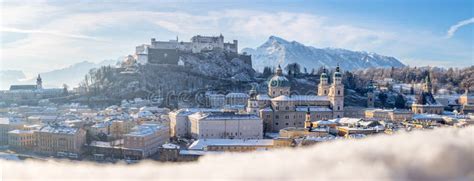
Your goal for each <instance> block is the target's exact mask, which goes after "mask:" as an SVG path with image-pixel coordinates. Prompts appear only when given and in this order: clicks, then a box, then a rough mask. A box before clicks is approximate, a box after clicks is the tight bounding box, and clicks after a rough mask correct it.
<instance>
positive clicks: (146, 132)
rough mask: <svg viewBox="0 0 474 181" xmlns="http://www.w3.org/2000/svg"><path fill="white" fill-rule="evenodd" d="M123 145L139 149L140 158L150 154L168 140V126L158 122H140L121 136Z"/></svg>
mask: <svg viewBox="0 0 474 181" xmlns="http://www.w3.org/2000/svg"><path fill="white" fill-rule="evenodd" d="M123 140H124V141H123V147H124V148H127V149H132V150H140V151H141V152H142V156H141V157H142V158H145V157H148V156H151V155H153V154H155V153H156V152H157V151H158V148H159V147H160V146H161V145H163V144H165V143H167V142H169V140H170V133H169V127H168V126H163V125H158V124H142V125H138V126H136V127H134V130H133V131H132V132H130V133H128V134H125V135H124V137H123Z"/></svg>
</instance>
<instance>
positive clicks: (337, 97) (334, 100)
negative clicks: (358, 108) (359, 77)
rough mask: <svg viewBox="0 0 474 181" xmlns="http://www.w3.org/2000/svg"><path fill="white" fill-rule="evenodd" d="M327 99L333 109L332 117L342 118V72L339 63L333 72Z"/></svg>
mask: <svg viewBox="0 0 474 181" xmlns="http://www.w3.org/2000/svg"><path fill="white" fill-rule="evenodd" d="M329 101H330V102H331V107H332V111H333V117H334V118H342V117H343V116H344V85H343V84H342V73H341V71H340V68H339V64H338V65H337V67H336V72H334V76H333V83H332V84H331V88H330V90H329Z"/></svg>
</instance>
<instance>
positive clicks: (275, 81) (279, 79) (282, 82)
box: [268, 75, 290, 87]
mask: <svg viewBox="0 0 474 181" xmlns="http://www.w3.org/2000/svg"><path fill="white" fill-rule="evenodd" d="M268 85H269V86H271V87H290V81H289V80H288V79H287V78H286V77H285V76H282V75H275V76H273V77H272V78H271V79H270V81H268Z"/></svg>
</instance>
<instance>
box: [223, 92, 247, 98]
mask: <svg viewBox="0 0 474 181" xmlns="http://www.w3.org/2000/svg"><path fill="white" fill-rule="evenodd" d="M225 97H226V98H231V97H238V98H249V95H248V94H246V93H237V92H231V93H228V94H227V95H226V96H225Z"/></svg>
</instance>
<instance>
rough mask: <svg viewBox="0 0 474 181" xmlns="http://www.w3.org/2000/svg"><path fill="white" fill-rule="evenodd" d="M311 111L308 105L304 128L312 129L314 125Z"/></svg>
mask: <svg viewBox="0 0 474 181" xmlns="http://www.w3.org/2000/svg"><path fill="white" fill-rule="evenodd" d="M311 124H312V123H311V112H310V111H309V107H308V111H306V117H305V120H304V128H306V129H311V127H312V125H311Z"/></svg>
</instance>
